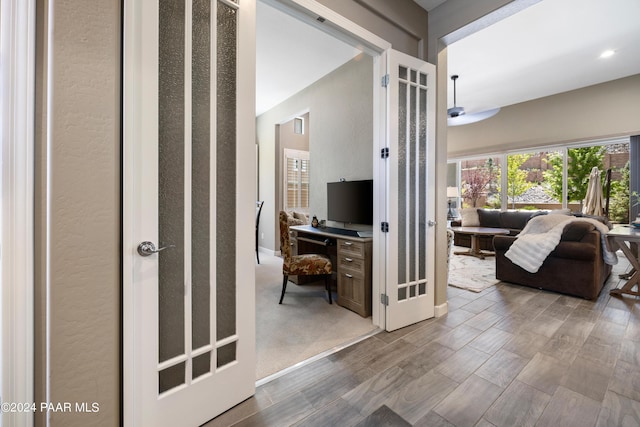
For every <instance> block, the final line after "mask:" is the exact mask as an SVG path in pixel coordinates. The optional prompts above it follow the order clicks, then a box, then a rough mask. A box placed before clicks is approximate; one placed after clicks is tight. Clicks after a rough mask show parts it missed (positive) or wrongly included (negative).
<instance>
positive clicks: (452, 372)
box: [206, 260, 640, 427]
mask: <svg viewBox="0 0 640 427" xmlns="http://www.w3.org/2000/svg"><path fill="white" fill-rule="evenodd" d="M487 262H492V260H487ZM625 268H626V266H625V265H619V266H617V267H616V268H615V270H614V273H613V274H612V276H611V277H610V278H609V280H608V282H607V284H606V285H605V288H604V289H603V290H602V292H601V294H600V297H599V298H598V300H597V301H587V300H583V299H579V298H573V297H569V296H564V295H560V294H556V293H552V292H545V291H540V290H536V289H531V288H527V287H522V286H517V285H511V284H507V283H500V284H498V285H496V286H493V287H491V288H489V289H487V290H485V291H483V292H481V293H478V294H475V293H472V292H469V291H464V290H459V289H456V288H451V287H449V289H448V298H449V310H450V311H449V313H448V314H447V315H446V316H443V317H441V318H438V319H430V320H427V321H424V322H421V323H419V324H415V325H412V326H409V327H407V328H404V329H401V330H398V331H395V332H392V333H387V332H382V333H379V334H377V335H375V336H373V337H370V338H368V339H366V340H364V341H361V342H360V343H358V344H356V345H354V346H351V347H349V348H346V349H344V350H342V351H339V352H337V353H335V354H333V355H331V356H328V357H326V358H323V359H320V360H317V361H315V362H313V363H311V364H308V365H306V366H304V367H302V368H300V369H297V370H295V371H293V372H291V373H288V374H286V375H284V376H282V377H279V378H277V379H275V380H273V381H271V382H269V383H266V384H264V385H262V386H260V387H258V389H257V391H256V394H255V396H254V397H252V398H250V399H248V400H247V401H245V402H243V403H241V404H240V405H238V406H236V407H235V408H232V409H231V410H229V411H227V412H226V413H224V414H222V415H221V416H219V417H218V418H216V419H214V420H213V421H211V422H209V423H207V424H206V426H208V427H213V426H232V425H233V426H278V427H280V426H290V425H291V426H322V427H325V426H341V427H342V426H410V425H414V426H459V427H464V426H482V427H489V426H497V427H502V426H508V427H513V426H553V427H558V426H560V427H570V426H576V427H588V426H640V300H639V299H636V298H635V297H628V296H625V297H623V298H618V297H610V296H609V290H610V289H611V288H612V287H619V286H621V283H620V280H619V279H618V278H617V274H618V273H620V272H621V271H624V269H625Z"/></svg>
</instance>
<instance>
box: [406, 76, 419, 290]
mask: <svg viewBox="0 0 640 427" xmlns="http://www.w3.org/2000/svg"><path fill="white" fill-rule="evenodd" d="M415 74H416V72H415V70H411V78H412V79H413V80H415ZM410 91H411V92H410V93H411V95H410V101H411V103H410V105H409V141H408V143H409V194H408V195H407V196H408V199H409V230H408V233H409V235H408V236H407V240H409V281H410V282H414V281H415V280H416V239H415V230H416V131H417V126H416V104H417V102H416V101H417V99H416V97H417V93H416V91H417V88H416V87H415V86H413V85H411V89H410Z"/></svg>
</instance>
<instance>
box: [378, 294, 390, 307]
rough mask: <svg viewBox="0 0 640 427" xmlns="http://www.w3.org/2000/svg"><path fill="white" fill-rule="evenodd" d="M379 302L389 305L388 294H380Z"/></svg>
mask: <svg viewBox="0 0 640 427" xmlns="http://www.w3.org/2000/svg"><path fill="white" fill-rule="evenodd" d="M380 303H382V305H389V295H387V294H380Z"/></svg>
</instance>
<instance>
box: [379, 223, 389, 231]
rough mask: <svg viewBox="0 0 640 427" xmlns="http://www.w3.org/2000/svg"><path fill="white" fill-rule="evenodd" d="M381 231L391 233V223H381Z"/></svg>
mask: <svg viewBox="0 0 640 427" xmlns="http://www.w3.org/2000/svg"><path fill="white" fill-rule="evenodd" d="M380 230H381V231H382V232H383V233H388V232H389V223H388V222H381V223H380Z"/></svg>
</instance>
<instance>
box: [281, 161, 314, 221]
mask: <svg viewBox="0 0 640 427" xmlns="http://www.w3.org/2000/svg"><path fill="white" fill-rule="evenodd" d="M284 165H285V171H284V172H285V173H284V195H285V197H284V209H285V210H294V209H295V210H300V211H303V212H306V211H308V210H309V152H308V151H299V150H289V149H285V150H284Z"/></svg>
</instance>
